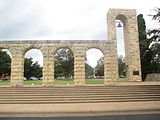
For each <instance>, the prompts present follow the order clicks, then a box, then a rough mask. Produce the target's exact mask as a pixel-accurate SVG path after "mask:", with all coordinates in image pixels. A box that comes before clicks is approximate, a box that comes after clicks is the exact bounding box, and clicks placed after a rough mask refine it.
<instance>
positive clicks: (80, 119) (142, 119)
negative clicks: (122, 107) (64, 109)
mask: <svg viewBox="0 0 160 120" xmlns="http://www.w3.org/2000/svg"><path fill="white" fill-rule="evenodd" d="M0 120H160V114H139V115H107V116H77V117H26V118H25V117H19V118H16V117H15V118H14V117H10V118H3V117H1V118H0Z"/></svg>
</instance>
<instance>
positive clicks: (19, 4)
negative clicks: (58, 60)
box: [0, 0, 49, 40]
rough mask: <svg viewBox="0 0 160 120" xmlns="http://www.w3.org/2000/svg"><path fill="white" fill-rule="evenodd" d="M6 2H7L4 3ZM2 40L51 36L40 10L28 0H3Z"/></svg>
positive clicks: (0, 13)
mask: <svg viewBox="0 0 160 120" xmlns="http://www.w3.org/2000/svg"><path fill="white" fill-rule="evenodd" d="M4 1H5V2H4ZM1 3H2V4H1V6H0V18H1V19H0V39H1V40H3V39H28V38H32V37H34V36H43V35H46V34H49V27H48V26H46V25H45V24H44V23H43V21H42V18H41V15H40V13H39V11H38V9H36V8H33V7H32V6H31V5H30V4H29V2H27V0H23V1H22V0H14V1H13V0H1Z"/></svg>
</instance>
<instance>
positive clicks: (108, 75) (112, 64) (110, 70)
mask: <svg viewBox="0 0 160 120" xmlns="http://www.w3.org/2000/svg"><path fill="white" fill-rule="evenodd" d="M108 47H110V48H108V50H107V53H106V54H105V55H104V75H105V79H104V81H105V84H106V85H107V84H113V83H114V82H115V81H117V79H118V60H117V52H116V49H115V46H114V44H111V45H110V46H108Z"/></svg>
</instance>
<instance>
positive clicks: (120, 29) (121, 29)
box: [115, 15, 127, 81]
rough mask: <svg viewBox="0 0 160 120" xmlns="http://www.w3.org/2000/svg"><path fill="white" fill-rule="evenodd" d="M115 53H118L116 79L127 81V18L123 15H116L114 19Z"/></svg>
mask: <svg viewBox="0 0 160 120" xmlns="http://www.w3.org/2000/svg"><path fill="white" fill-rule="evenodd" d="M115 25H116V39H117V53H118V75H119V79H118V81H127V79H126V72H127V65H126V59H127V58H126V56H127V48H126V47H127V34H126V29H127V27H126V26H127V18H126V17H125V16H124V15H118V16H117V18H116V20H115Z"/></svg>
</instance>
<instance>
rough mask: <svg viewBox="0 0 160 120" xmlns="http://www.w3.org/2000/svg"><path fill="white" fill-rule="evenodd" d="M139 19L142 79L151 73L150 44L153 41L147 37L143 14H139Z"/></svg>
mask: <svg viewBox="0 0 160 120" xmlns="http://www.w3.org/2000/svg"><path fill="white" fill-rule="evenodd" d="M137 21H138V32H139V44H140V58H141V68H142V80H144V79H145V77H146V75H147V74H148V73H150V67H148V66H150V61H151V60H150V59H151V54H149V52H148V51H149V46H150V44H151V42H152V41H150V40H149V39H148V38H147V33H146V23H145V20H144V18H143V15H142V14H139V15H138V16H137Z"/></svg>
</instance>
